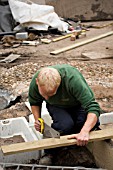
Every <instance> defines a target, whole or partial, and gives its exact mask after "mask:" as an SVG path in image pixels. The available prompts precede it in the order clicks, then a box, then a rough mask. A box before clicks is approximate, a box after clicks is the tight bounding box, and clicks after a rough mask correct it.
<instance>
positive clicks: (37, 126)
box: [34, 120, 41, 132]
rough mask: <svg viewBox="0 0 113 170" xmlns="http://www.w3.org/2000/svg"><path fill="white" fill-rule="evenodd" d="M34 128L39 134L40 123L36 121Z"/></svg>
mask: <svg viewBox="0 0 113 170" xmlns="http://www.w3.org/2000/svg"><path fill="white" fill-rule="evenodd" d="M34 126H35V129H36V130H37V131H39V132H41V123H40V122H39V121H38V120H36V121H35V123H34Z"/></svg>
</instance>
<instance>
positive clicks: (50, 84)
mask: <svg viewBox="0 0 113 170" xmlns="http://www.w3.org/2000/svg"><path fill="white" fill-rule="evenodd" d="M44 100H45V101H46V103H47V106H46V107H47V109H48V112H49V114H50V116H51V117H52V119H53V123H52V125H51V126H52V127H53V128H54V129H55V130H57V131H59V132H60V133H61V135H69V134H73V135H71V136H70V138H69V139H71V138H76V139H77V145H78V146H85V145H86V144H87V143H88V140H89V132H90V131H91V130H93V129H95V128H97V127H98V126H99V122H98V117H99V115H100V107H99V104H98V103H97V102H96V101H95V97H94V94H93V92H92V90H91V89H90V87H89V86H88V84H87V82H86V81H85V79H84V77H83V76H82V74H81V73H80V72H79V71H78V70H77V69H76V68H75V67H72V66H70V65H67V64H62V65H54V66H49V67H45V68H42V69H40V70H39V71H38V72H37V73H36V74H35V75H34V77H33V79H32V81H31V84H30V88H29V102H30V105H31V109H32V113H33V115H34V118H35V128H36V130H37V131H40V122H39V121H38V118H40V117H41V105H42V102H43V101H44ZM56 152H57V148H56V150H55V149H48V150H45V153H46V155H45V156H44V157H43V158H41V160H40V162H39V163H40V164H46V165H47V164H51V158H52V156H53V155H54V154H56Z"/></svg>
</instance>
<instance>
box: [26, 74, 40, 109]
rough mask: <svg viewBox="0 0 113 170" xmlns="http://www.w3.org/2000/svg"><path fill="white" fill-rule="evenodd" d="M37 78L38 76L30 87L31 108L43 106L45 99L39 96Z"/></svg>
mask: <svg viewBox="0 0 113 170" xmlns="http://www.w3.org/2000/svg"><path fill="white" fill-rule="evenodd" d="M35 78H36V76H34V77H33V79H32V81H31V83H30V86H29V94H28V98H29V103H30V105H31V106H41V105H42V102H43V97H42V96H41V95H40V94H39V91H38V86H37V84H36V80H35Z"/></svg>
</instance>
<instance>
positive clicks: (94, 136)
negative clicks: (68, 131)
mask: <svg viewBox="0 0 113 170" xmlns="http://www.w3.org/2000/svg"><path fill="white" fill-rule="evenodd" d="M69 136H70V135H68V136H61V137H60V139H58V138H48V139H42V140H38V141H32V142H24V143H17V144H11V145H6V146H5V145H4V146H1V149H2V151H3V153H4V155H9V154H15V153H20V152H28V151H33V150H42V149H48V148H56V147H61V146H69V145H74V144H76V139H70V140H68V139H67V138H68V137H69ZM110 138H113V127H110V128H107V129H102V130H98V131H92V132H90V139H89V142H92V141H99V140H105V139H110Z"/></svg>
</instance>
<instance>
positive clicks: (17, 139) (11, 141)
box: [0, 135, 25, 146]
mask: <svg viewBox="0 0 113 170" xmlns="http://www.w3.org/2000/svg"><path fill="white" fill-rule="evenodd" d="M21 142H25V141H24V139H23V137H22V136H21V135H17V136H13V137H10V138H0V144H1V146H2V145H10V144H14V143H21Z"/></svg>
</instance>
